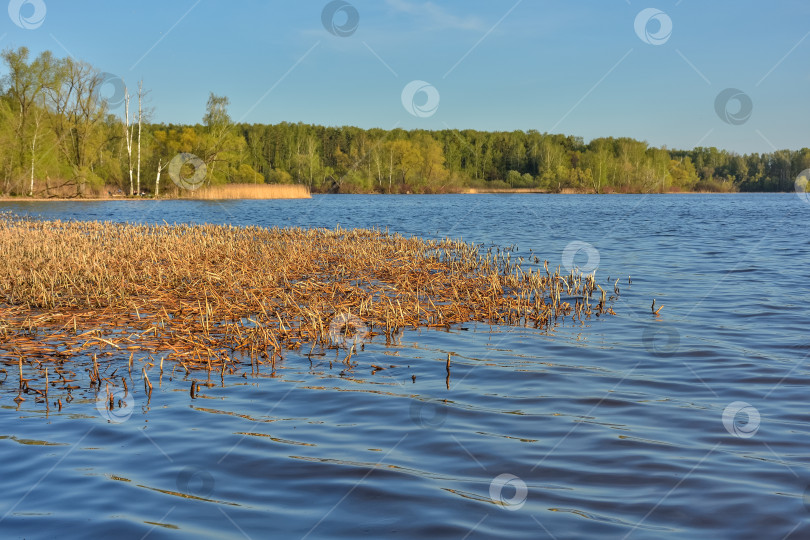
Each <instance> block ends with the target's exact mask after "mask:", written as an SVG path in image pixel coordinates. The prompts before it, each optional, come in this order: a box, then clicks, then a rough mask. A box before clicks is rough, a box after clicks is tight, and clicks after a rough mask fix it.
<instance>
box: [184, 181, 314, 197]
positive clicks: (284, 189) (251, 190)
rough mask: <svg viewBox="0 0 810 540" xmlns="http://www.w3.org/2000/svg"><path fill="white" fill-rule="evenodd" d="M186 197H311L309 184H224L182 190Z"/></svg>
mask: <svg viewBox="0 0 810 540" xmlns="http://www.w3.org/2000/svg"><path fill="white" fill-rule="evenodd" d="M180 196H181V197H182V198H184V199H204V200H216V199H309V198H311V195H310V193H309V188H307V186H302V185H300V184H224V185H221V186H208V187H203V188H200V189H197V190H194V191H182V192H181V193H180Z"/></svg>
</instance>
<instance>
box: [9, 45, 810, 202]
mask: <svg viewBox="0 0 810 540" xmlns="http://www.w3.org/2000/svg"><path fill="white" fill-rule="evenodd" d="M2 62H3V64H4V66H3V67H4V72H0V73H1V74H2V77H0V193H2V194H5V195H38V196H43V195H44V196H66V195H79V196H81V195H85V196H92V195H107V194H116V193H119V194H122V195H130V196H131V195H137V194H149V195H158V194H160V195H172V194H176V193H177V192H178V190H179V188H178V187H177V186H176V185H174V183H172V182H171V181H168V182H167V181H166V180H165V179H166V177H167V176H170V175H167V174H166V173H167V168H168V167H169V164H170V163H171V162H172V160H173V159H174V158H175V156H178V155H183V156H187V155H194V156H196V157H198V158H199V161H201V162H202V163H204V164H205V166H206V168H205V171H206V174H205V180H204V182H205V183H207V184H212V185H218V184H227V183H240V184H243V183H281V184H288V183H298V184H305V185H307V186H308V187H309V188H310V189H311V190H312V191H313V192H339V193H452V192H458V191H463V190H465V189H469V188H476V189H517V188H534V189H540V190H545V191H549V192H571V191H573V192H587V193H611V192H620V193H652V192H677V191H722V192H731V191H789V190H791V189H793V182H794V179H795V178H796V177H797V175H798V174H799V173H800V172H801V171H803V170H805V169H808V168H810V149H808V148H802V149H801V150H778V151H774V152H772V153H767V154H758V153H753V154H745V155H739V154H736V153H733V152H727V151H725V150H718V149H717V148H703V147H698V148H694V149H692V150H670V149H667V148H656V147H651V146H649V145H648V144H647V143H646V142H643V141H637V140H634V139H631V138H613V137H606V138H598V139H594V140H591V141H590V142H588V143H585V142H584V141H583V139H582V138H580V137H573V136H566V135H559V134H549V133H541V132H539V131H536V130H529V131H510V132H485V131H477V130H455V129H446V130H439V131H426V130H410V131H406V130H403V129H393V130H383V129H376V128H375V129H361V128H358V127H351V126H343V127H327V126H318V125H308V124H301V123H297V124H293V123H286V122H282V123H280V124H273V125H264V124H236V123H234V122H233V121H232V120H231V118H230V115H229V114H228V106H229V102H228V98H227V97H225V96H217V95H215V94H213V93H212V94H210V96H209V99H208V103H207V104H206V108H205V113H204V116H203V117H202V122H201V123H199V124H195V125H175V124H168V125H167V124H155V123H151V122H150V117H151V114H152V110H151V108H149V107H148V106H147V103H146V102H147V101H148V94H149V92H148V91H146V90H144V87H143V82H142V81H138V82H137V86H136V87H133V88H132V89H130V88H129V87H128V86H127V85H126V84H125V83H124V81H123V80H121V79H120V78H117V77H115V76H112V75H110V74H106V73H101V72H99V71H98V70H97V69H96V68H94V67H93V66H91V65H90V64H88V63H86V62H83V61H80V60H75V59H73V58H70V57H67V58H57V57H55V56H54V55H53V53H51V52H50V51H45V52H43V53H41V54H40V55H38V56H37V57H36V58H33V57H32V56H31V54H30V52H29V51H28V49H27V48H25V47H20V48H18V49H7V50H5V51H3V52H2ZM108 87H112V88H113V90H114V93H113V96H106V95H105V92H104V89H105V88H108ZM108 89H109V88H108ZM107 93H109V92H107ZM192 172H193V170H189V164H188V163H185V165H183V166H182V167H181V170H180V172H179V174H181V175H189V174H191V173H192ZM174 174H178V172H177V171H174ZM161 175H163V176H162V178H163V179H164V180H163V182H162V183H161Z"/></svg>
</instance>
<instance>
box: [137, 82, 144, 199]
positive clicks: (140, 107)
mask: <svg viewBox="0 0 810 540" xmlns="http://www.w3.org/2000/svg"><path fill="white" fill-rule="evenodd" d="M142 120H143V80H141V81H140V82H139V83H138V196H140V195H141V121H142Z"/></svg>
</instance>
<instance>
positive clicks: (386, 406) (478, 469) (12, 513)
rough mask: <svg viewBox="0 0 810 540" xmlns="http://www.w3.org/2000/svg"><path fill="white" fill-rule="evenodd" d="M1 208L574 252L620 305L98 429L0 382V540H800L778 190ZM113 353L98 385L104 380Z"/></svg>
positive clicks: (802, 333)
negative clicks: (574, 248) (117, 537)
mask: <svg viewBox="0 0 810 540" xmlns="http://www.w3.org/2000/svg"><path fill="white" fill-rule="evenodd" d="M0 208H2V209H10V210H13V211H14V212H17V213H28V214H32V215H38V216H43V217H47V218H59V219H92V220H112V221H130V222H153V223H160V222H163V221H164V220H165V221H166V222H169V223H173V222H193V223H202V222H210V223H230V224H234V225H249V224H250V225H252V224H257V225H262V226H274V225H278V226H285V227H286V226H302V227H330V228H331V227H335V226H336V224H338V223H339V224H340V226H341V227H379V228H386V227H387V228H388V229H389V230H391V231H396V232H401V233H403V234H407V235H419V236H424V237H431V238H433V237H442V236H450V237H454V238H463V239H464V240H467V241H470V242H475V243H479V244H482V245H483V246H485V247H490V246H498V247H502V248H504V247H507V248H508V247H513V248H514V247H516V248H517V249H519V251H517V252H516V253H514V255H515V256H524V257H527V256H528V255H529V253H530V251H531V253H532V255H535V254H536V255H538V256H539V257H540V259H541V260H542V259H548V260H549V263H550V265H551V266H557V265H560V264H562V256H563V252H564V250H565V249H566V246H569V245H570V243H571V242H585V243H588V244H590V245H592V246H593V248H594V250H596V252H598V255H599V266H598V270H597V277H598V278H599V282H600V283H601V284H602V286H603V287H605V288H606V289H607V290H612V287H613V285H614V283H615V280H616V279H617V278H618V279H619V283H618V287H619V289H620V291H621V292H620V296H619V298H618V300H617V301H616V302H615V304H614V309H615V310H616V312H617V316H615V317H601V318H594V319H592V320H590V321H588V322H587V323H586V324H584V325H579V324H573V323H571V322H570V321H569V322H568V323H566V324H564V325H561V326H559V327H557V328H556V329H554V331H552V332H550V333H543V332H539V331H536V330H533V329H526V328H508V327H492V326H485V325H481V324H478V325H476V324H469V325H463V326H458V327H454V328H452V329H450V330H449V331H435V330H424V329H423V330H417V331H412V330H411V331H406V332H404V334H403V335H401V336H400V339H399V340H397V341H396V342H392V343H388V344H386V343H385V342H384V341H379V340H378V339H377V338H375V339H374V340H372V341H370V342H368V343H366V344H365V350H364V351H362V352H361V353H360V354H359V355H358V356H357V357H356V358H355V359H356V360H357V361H358V362H359V365H358V366H357V367H356V368H354V369H351V370H350V369H347V368H346V366H344V365H342V364H341V363H340V360H341V358H342V356H341V357H337V356H334V353H330V354H329V355H327V356H324V357H314V358H313V360H312V362H310V360H309V359H308V358H307V357H306V356H302V355H300V354H295V353H292V352H290V353H288V354H287V355H286V356H285V360H284V361H283V362H279V363H277V365H276V370H275V372H271V371H270V370H269V369H264V367H263V368H261V369H260V370H259V372H258V373H250V372H248V373H246V374H245V377H242V376H241V373H240V374H237V375H225V376H224V377H223V378H220V377H219V375H216V376H212V378H211V381H210V382H211V385H210V386H203V387H202V389H201V391H200V393H199V395H198V396H197V397H196V398H194V399H192V397H191V396H190V394H189V386H190V380H191V379H197V380H199V381H201V382H206V377H207V376H206V374H204V373H203V374H200V373H192V374H188V375H187V374H185V373H183V372H179V371H175V372H174V373H173V374H172V373H169V370H168V369H167V370H166V373H164V375H163V377H162V378H160V379H159V380H154V381H153V382H154V383H155V391H154V392H153V393H152V395H151V398H149V399H147V396H145V395H144V393H143V391H142V389H141V388H140V387H139V386H138V384H133V389H134V392H135V393H134V396H133V400H134V401H133V408H132V414H131V416H127V417H126V418H119V419H114V420H124V421H121V422H117V421H113V422H111V421H109V420H108V419H107V418H105V417H104V415H102V414H101V413H100V412H99V411H98V410H97V408H96V406H95V405H96V403H95V395H94V394H92V393H84V394H80V393H76V395H77V396H80V397H77V399H76V400H74V401H73V402H72V403H70V404H69V405H66V406H65V407H64V408H63V409H62V410H61V411H58V410H56V409H55V408H54V407H53V406H51V407H49V410H47V411H46V409H45V406H44V404H41V403H35V401H34V399H27V400H26V401H24V402H22V403H21V404H20V405H17V403H15V402H14V401H13V398H14V397H15V396H16V395H17V382H16V374H15V372H14V371H13V369H16V364H15V365H14V366H2V367H4V368H6V369H7V370H8V371H9V373H10V374H11V375H10V376H9V379H8V380H7V381H6V382H3V383H2V384H0V455H1V456H3V465H2V478H3V482H2V486H3V490H2V494H0V535H2V536H3V537H28V538H31V537H57V536H59V537H62V536H88V535H102V534H113V533H114V532H115V534H122V535H123V536H125V537H137V538H142V537H148V538H163V537H166V538H178V537H181V536H183V537H186V536H194V537H201V538H223V537H234V538H236V537H248V538H265V537H270V536H277V537H281V538H294V537H298V538H325V537H331V538H334V537H344V538H356V537H358V536H369V537H374V538H379V537H383V536H385V537H389V536H390V537H401V538H414V537H419V536H424V537H431V538H459V539H460V538H503V537H514V538H552V539H563V538H665V539H680V538H690V539H694V538H709V537H711V538H752V539H753V538H756V539H763V538H774V539H782V538H795V539H798V538H808V537H810V502H809V501H810V495H808V494H806V490H807V488H808V484H809V483H810V470H808V469H809V466H810V452H808V442H810V421H809V420H810V415H809V414H808V408H807V396H808V389H809V388H810V368H808V362H807V356H808V354H810V345H808V339H807V328H808V322H810V320H809V319H808V311H807V309H808V308H807V306H808V305H810V292H809V291H810V289H808V287H807V283H808V279H810V271H809V270H808V265H807V262H808V261H809V260H810V236H809V235H808V234H807V231H808V230H810V205H807V204H804V203H802V202H801V201H800V200H799V199H798V198H797V197H796V196H795V195H790V194H774V195H756V194H752V195H672V196H643V195H638V196H635V195H630V196H553V195H464V196H453V195H449V196H326V195H325V196H315V197H313V199H312V200H285V201H226V202H203V201H200V202H198V201H158V202H154V201H105V202H41V203H40V202H37V203H24V202H21V203H2V206H0ZM594 253H595V252H593V251H592V252H591V255H593V254H594ZM594 261H595V259H593V258H591V259H588V258H587V257H586V251H580V253H579V254H578V255H577V256H576V257H575V263H576V264H579V265H581V266H586V265H588V264H592V263H594ZM628 276H629V277H630V278H631V280H632V283H630V282H629V280H628ZM608 283H609V285H608ZM653 298H655V300H656V303H657V305H659V306H660V305H661V304H663V305H664V308H663V309H662V311H661V316H660V317H655V316H654V315H652V313H651V309H650V307H651V303H652V299H653ZM448 353H449V354H451V355H452V375H451V377H450V380H449V385H448V381H447V380H446V371H445V359H446V357H447V354H448ZM127 358H128V355H126V356H121V357H116V356H112V357H108V358H105V359H104V368H105V369H109V370H113V369H116V368H121V369H122V371H123V368H122V366H125V365H126V360H127ZM330 361H332V367H330ZM372 365H376V366H380V367H385V368H386V369H384V370H379V371H375V370H373V369H372V367H371V366H372ZM2 376H3V375H2V373H0V377H2ZM154 377H156V375H154ZM135 381H136V382H139V381H140V379H139V378H137V377H136V378H135ZM448 386H449V388H448ZM736 402H744V403H745V404H747V405H748V406H750V407H749V408H747V409H746V408H742V409H741V407H743V405H739V404H738V405H737V406H736V407H735V406H733V405H732V404H734V403H736ZM737 409H741V410H740V412H739V413H738V414H736V415H734V414H733V413H734V410H737ZM724 411H726V414H727V418H726V420H727V422H726V424H724V422H723V419H724V418H723V414H724ZM746 411H748V412H750V413H751V416H749V415H748V414H746ZM757 414H758V419H757V418H756V416H757Z"/></svg>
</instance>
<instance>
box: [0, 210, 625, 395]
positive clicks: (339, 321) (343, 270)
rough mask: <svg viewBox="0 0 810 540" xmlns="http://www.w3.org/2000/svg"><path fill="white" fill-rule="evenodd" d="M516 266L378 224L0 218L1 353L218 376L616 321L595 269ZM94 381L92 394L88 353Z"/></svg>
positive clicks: (507, 259) (517, 262) (505, 257)
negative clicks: (458, 329) (309, 358)
mask: <svg viewBox="0 0 810 540" xmlns="http://www.w3.org/2000/svg"><path fill="white" fill-rule="evenodd" d="M535 263H539V260H535ZM522 264H526V261H524V260H523V259H520V258H518V259H514V260H513V259H512V258H511V254H510V253H508V252H507V251H504V252H503V253H502V252H501V251H500V250H498V251H497V252H496V253H493V252H492V250H489V251H486V252H485V251H484V250H483V249H481V246H477V245H473V244H468V243H465V242H462V241H458V240H451V239H442V240H424V239H419V238H413V237H411V238H408V237H404V236H401V235H398V234H390V233H388V232H387V231H379V230H363V229H353V230H346V229H340V228H337V229H335V230H328V229H299V228H290V229H279V228H272V229H267V228H261V227H255V226H250V227H232V226H217V225H174V226H170V225H142V224H116V223H99V222H65V221H39V220H35V219H29V218H18V217H14V216H12V215H9V214H0V317H2V319H3V321H4V322H5V323H7V325H8V328H12V329H16V330H10V331H8V332H6V333H5V334H4V335H3V336H2V339H0V358H2V357H3V355H7V356H11V357H14V355H19V352H18V351H28V352H31V351H36V352H37V354H38V355H39V356H40V357H42V358H44V361H54V360H55V359H61V358H66V357H70V355H75V354H87V353H82V351H83V350H85V349H86V348H88V347H93V348H96V349H98V351H99V354H106V355H109V354H112V352H102V351H103V349H104V348H106V347H109V348H110V349H111V350H120V351H121V352H123V351H129V352H130V355H129V361H128V370H129V373H130V376H131V373H132V366H133V359H134V354H135V352H136V351H144V352H146V351H148V352H149V353H151V354H154V353H155V352H157V353H160V354H161V355H162V356H161V361H160V370H161V372H162V368H163V365H162V364H163V359H164V358H166V359H169V360H173V361H175V362H176V363H178V364H179V365H182V367H183V368H184V369H185V370H186V372H188V371H190V370H200V369H203V370H207V371H211V370H213V369H218V368H220V366H222V372H223V373H224V365H225V362H228V363H229V365H230V366H231V371H233V367H234V365H235V364H239V363H240V359H244V358H245V357H247V356H250V357H251V364H253V362H254V361H255V362H256V364H257V365H258V364H260V363H268V364H270V363H272V364H274V363H275V361H276V358H278V359H282V358H283V356H282V353H283V351H284V350H297V349H300V348H301V347H302V346H303V345H304V344H307V343H308V342H309V343H312V344H313V345H312V347H310V348H309V350H310V353H312V352H313V350H314V347H315V344H319V346H320V347H323V348H345V349H349V350H348V354H347V356H346V362H347V363H349V362H350V361H351V359H352V356H354V355H355V354H357V350H358V349H357V348H356V344H357V343H358V339H357V337H358V335H359V334H361V333H364V334H365V337H366V338H373V337H374V336H375V335H378V334H385V337H386V340H388V339H392V338H393V337H394V336H395V335H396V334H397V333H399V332H400V331H402V330H403V329H405V328H417V327H435V328H447V327H449V326H450V325H453V324H459V323H466V322H470V321H480V322H482V323H485V324H496V325H513V326H532V327H535V328H540V329H546V330H547V329H550V328H551V327H553V326H554V325H556V324H559V323H560V322H562V321H563V320H565V319H566V318H567V317H572V318H573V319H574V320H579V321H581V320H584V319H587V318H589V317H590V316H591V315H601V314H604V313H607V314H613V310H612V308H611V307H609V306H608V299H607V297H606V293H605V291H604V290H603V289H602V288H601V286H599V285H597V283H596V280H595V279H594V276H593V275H592V274H579V273H575V272H572V273H570V274H564V273H561V272H560V270H559V268H558V269H556V270H552V269H550V268H549V266H548V262H547V261H544V263H543V269H544V271H543V270H540V269H532V268H531V267H530V268H527V269H525V270H524V269H523V268H522ZM614 289H615V290H616V291H615V292H617V294H618V290H617V289H618V286H617V283H614ZM597 291H599V292H600V293H601V294H600V297H599V302H598V303H596V304H594V303H592V302H593V300H592V298H593V296H595V294H594V293H595V292H597ZM563 294H565V295H566V296H565V297H563ZM612 298H613V297H611V299H612ZM71 327H72V328H71ZM68 329H72V330H73V331H72V332H69V331H68ZM88 334H89V335H90V338H89V339H88ZM340 338H342V339H340ZM360 342H361V343H362V339H361V340H360ZM360 349H361V350H362V345H361V347H360ZM19 363H20V378H21V380H22V379H23V377H22V359H21V358H20V360H19ZM448 368H449V365H448ZM142 371H143V375H144V383H145V385H146V387H147V389H151V383H149V379H148V375H147V374H146V368H143V370H142ZM91 378H92V379H93V384H94V385H98V387H100V384H101V380H102V379H101V376H100V373H99V367H98V360H97V355H96V354H93V369H92V372H91ZM22 384H23V383H22V382H21V385H22Z"/></svg>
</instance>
